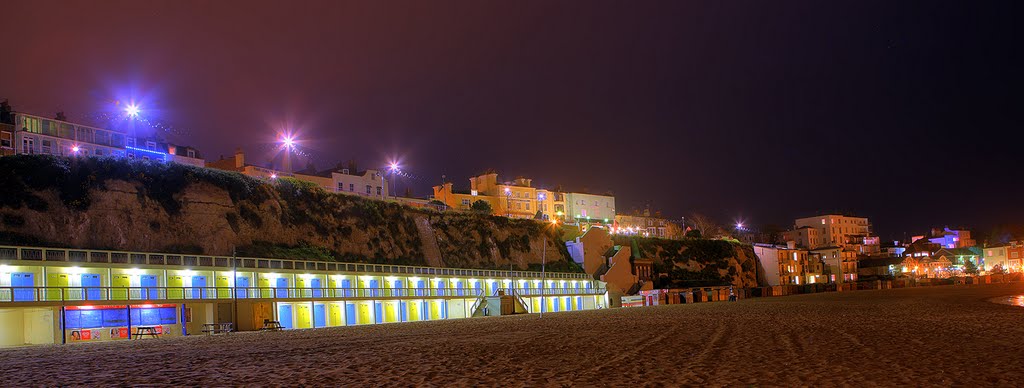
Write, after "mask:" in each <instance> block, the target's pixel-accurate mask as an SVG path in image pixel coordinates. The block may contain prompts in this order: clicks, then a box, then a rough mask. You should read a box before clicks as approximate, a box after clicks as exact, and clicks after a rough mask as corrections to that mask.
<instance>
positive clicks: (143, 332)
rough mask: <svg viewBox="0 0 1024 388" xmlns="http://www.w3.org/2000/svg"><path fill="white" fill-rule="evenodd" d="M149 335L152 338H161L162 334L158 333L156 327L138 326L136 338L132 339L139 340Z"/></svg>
mask: <svg viewBox="0 0 1024 388" xmlns="http://www.w3.org/2000/svg"><path fill="white" fill-rule="evenodd" d="M147 335H148V336H149V337H150V338H160V333H159V332H157V331H156V326H136V327H135V336H134V337H132V339H139V338H142V337H143V336H147Z"/></svg>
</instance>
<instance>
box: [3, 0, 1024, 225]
mask: <svg viewBox="0 0 1024 388" xmlns="http://www.w3.org/2000/svg"><path fill="white" fill-rule="evenodd" d="M836 3H837V2H832V1H827V2H826V1H807V2H798V1H728V2H722V1H706V2H683V1H666V2H655V1H644V2H627V1H618V2H603V1H579V2H569V1H563V2H557V3H556V2H549V1H543V2H525V1H502V2H497V1H484V2H481V1H463V2H438V1H417V2H409V3H400V2H394V1H387V2H370V1H366V2H360V3H340V2H334V1H323V2H282V1H266V2H259V1H244V2H242V1H239V2H231V1H169V2H150V1H124V2H99V1H76V2H70V1H69V2H60V3H58V2H48V1H46V2H44V1H38V2H37V1H26V2H23V1H6V2H4V3H3V5H2V6H0V9H2V14H3V15H4V18H3V21H2V22H0V36H3V38H4V39H3V42H4V48H3V52H4V55H2V56H0V98H7V99H10V101H11V104H12V105H13V106H14V109H15V110H18V111H25V112H29V113H36V114H40V115H47V116H50V115H53V114H54V113H55V112H56V111H59V110H60V111H64V112H66V113H67V115H68V117H69V120H71V121H78V122H86V123H90V122H92V123H95V124H101V125H102V124H103V123H96V122H95V121H93V120H96V119H95V118H96V117H97V116H98V115H97V112H103V111H113V110H114V109H113V108H112V106H113V105H112V103H111V101H114V100H121V101H129V100H135V101H138V102H140V103H141V105H142V109H143V114H144V115H147V117H149V118H150V119H151V120H152V121H153V122H157V123H161V124H162V126H163V127H171V128H173V129H174V131H173V132H177V133H179V134H173V136H168V137H169V138H170V139H171V140H176V141H177V142H179V143H186V144H191V145H194V146H196V147H198V148H199V149H200V150H201V151H202V152H203V154H204V156H205V157H206V158H207V159H216V158H217V157H218V155H221V154H223V155H229V154H231V153H232V152H233V150H234V148H235V147H237V146H241V147H244V149H245V150H246V151H247V154H248V158H249V160H252V161H256V162H260V161H263V160H266V159H268V158H269V156H268V155H266V152H265V151H264V150H266V149H267V148H268V144H269V143H271V142H273V140H274V138H275V134H276V131H278V130H281V129H285V128H291V129H294V130H295V131H296V132H297V133H298V137H299V139H300V140H301V142H302V143H301V144H302V145H303V146H304V147H305V148H306V149H307V150H309V154H310V155H311V156H313V157H314V159H315V163H316V165H317V167H318V168H321V169H326V168H328V167H331V166H333V165H334V164H335V163H336V162H338V161H343V160H347V159H351V158H355V159H356V160H358V161H359V164H360V167H361V168H366V167H376V166H383V165H384V164H385V163H386V162H387V160H388V159H390V158H392V157H397V158H399V159H400V160H401V163H402V165H403V166H404V167H405V170H406V171H407V173H408V174H409V175H410V177H407V178H403V180H402V182H401V183H400V184H399V186H400V187H399V190H404V189H403V188H404V187H408V186H412V187H415V194H416V195H418V196H425V195H428V194H429V190H430V186H431V185H434V184H438V183H439V182H440V181H441V176H442V174H444V175H447V177H448V178H449V179H450V180H452V181H454V182H455V184H456V188H460V187H461V188H464V189H468V185H469V182H468V178H469V177H470V176H471V175H474V174H478V173H481V172H483V171H484V170H486V169H489V168H493V169H496V170H497V171H498V172H499V173H500V178H505V179H507V180H511V179H512V178H514V177H515V176H517V175H525V176H529V177H532V178H534V183H535V184H537V185H540V186H544V187H554V186H555V185H559V184H560V185H562V186H563V188H564V189H566V190H570V191H572V190H582V189H587V190H589V191H591V192H604V191H612V192H613V193H614V194H615V195H616V202H617V204H618V206H617V210H618V211H619V212H628V211H630V210H632V209H634V208H639V207H642V206H643V205H644V204H647V203H650V204H651V206H652V208H654V209H660V210H662V211H663V212H664V214H665V215H667V216H671V217H672V218H678V217H679V216H688V215H690V214H691V213H694V212H700V213H705V214H708V215H710V216H713V217H715V218H717V219H718V220H719V221H720V222H722V223H731V222H732V221H733V220H735V219H744V220H746V221H747V222H748V223H749V224H755V225H758V224H761V225H763V224H779V225H783V226H788V225H791V223H792V220H793V219H794V218H797V217H802V216H809V215H813V214H814V213H817V212H834V211H841V212H846V213H853V214H856V215H862V216H867V217H870V218H871V220H872V223H873V224H874V226H875V230H876V231H877V232H878V233H879V235H881V236H882V237H883V239H893V238H902V237H903V235H904V233H909V234H920V233H923V232H924V231H926V230H927V229H928V228H929V227H932V226H944V225H949V226H954V225H963V226H967V227H972V228H976V229H979V230H985V229H987V228H989V227H991V226H993V225H996V224H1006V223H1019V222H1021V221H1022V220H1024V205H1022V203H1024V196H1022V195H1021V193H1022V192H1024V191H1022V190H1024V183H1022V180H1021V178H1020V176H1021V173H1022V171H1024V155H1022V152H1021V150H1022V149H1024V134H1022V129H1024V125H1022V119H1021V113H1022V109H1021V108H1022V106H1024V105H1022V103H1024V99H1022V98H1021V90H1024V88H1022V86H1024V85H1022V81H1021V79H1022V77H1021V72H1022V71H1024V63H1022V62H1024V61H1022V58H1021V48H1022V47H1024V45H1022V40H1021V35H1022V34H1021V29H1020V27H1019V26H1020V22H1019V20H1021V19H1020V16H1021V12H1020V11H1021V6H1020V5H1018V4H1020V2H1014V1H1003V2H994V1H993V2H958V3H945V2H937V1H929V2H922V3H919V4H912V3H910V2H902V1H900V2H896V1H880V2H863V1H856V2H855V1H846V2H841V4H836ZM298 4H302V6H299V5H298ZM182 134H186V136H182ZM298 164H299V165H301V164H303V163H298ZM299 167H301V166H299ZM979 234H980V233H979Z"/></svg>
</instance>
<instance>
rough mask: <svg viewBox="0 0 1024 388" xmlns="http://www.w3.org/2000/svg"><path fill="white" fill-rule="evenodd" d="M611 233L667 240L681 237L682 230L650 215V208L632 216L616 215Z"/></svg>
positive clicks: (664, 219)
mask: <svg viewBox="0 0 1024 388" xmlns="http://www.w3.org/2000/svg"><path fill="white" fill-rule="evenodd" d="M612 232H613V233H615V234H625V235H638V236H644V237H658V238H669V239H679V238H682V237H683V228H681V227H679V226H677V225H675V224H674V223H672V221H670V220H668V219H666V218H662V217H660V214H657V213H655V214H652V213H651V208H650V207H645V208H644V210H643V211H642V212H640V211H637V212H634V213H633V214H621V213H620V214H616V215H615V222H614V223H613V225H612Z"/></svg>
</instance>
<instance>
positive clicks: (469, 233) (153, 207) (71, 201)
mask: <svg viewBox="0 0 1024 388" xmlns="http://www.w3.org/2000/svg"><path fill="white" fill-rule="evenodd" d="M98 201H99V202H103V203H104V206H100V207H98V206H96V205H95V204H96V203H97V202H98ZM104 228H105V229H104ZM62 233H64V234H70V235H71V238H67V239H65V238H63V237H64V236H61V234H62ZM110 235H116V236H110ZM545 237H546V238H545ZM545 241H546V244H547V245H546V255H544V256H545V257H546V260H547V262H548V269H550V270H552V271H579V267H578V266H576V265H575V264H574V263H573V262H572V260H571V258H570V256H569V254H568V251H567V250H566V248H565V245H564V244H562V243H561V231H560V230H559V229H557V228H549V227H545V224H544V223H541V222H537V221H533V220H511V219H508V218H504V217H495V216H490V215H486V214H480V213H472V212H469V213H463V212H437V211H434V210H431V209H413V208H410V207H407V206H403V205H400V204H398V203H395V202H387V201H379V200H372V199H366V198H363V197H359V196H354V195H345V194H334V193H329V192H326V191H324V190H323V189H321V188H320V187H318V186H316V185H313V184H310V183H308V182H303V181H297V180H293V179H288V178H281V179H277V180H276V181H274V182H273V183H267V182H265V181H261V180H258V179H254V178H251V177H247V176H244V175H241V174H238V173H234V172H227V171H220V170H213V169H206V168H198V167H193V166H187V165H181V164H175V163H160V162H150V161H142V160H127V159H114V158H94V157H88V158H63V157H52V156H43V155H17V156H8V157H3V158H0V244H26V243H31V244H32V245H50V246H53V245H64V246H70V247H76V248H91V249H124V250H151V251H166V252H179V253H203V254H217V255H226V254H231V253H232V251H235V252H238V254H239V255H245V256H256V257H280V258H304V259H323V260H338V261H349V262H369V263H390V264H407V265H431V264H433V265H441V266H447V267H472V268H494V269H509V268H510V267H511V268H513V269H532V268H535V267H536V268H538V269H539V267H540V265H541V260H542V258H541V256H542V252H541V247H542V244H544V242H545Z"/></svg>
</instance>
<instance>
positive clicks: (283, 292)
mask: <svg viewBox="0 0 1024 388" xmlns="http://www.w3.org/2000/svg"><path fill="white" fill-rule="evenodd" d="M275 295H277V298H287V297H288V279H285V278H277V290H276V292H275ZM289 308H291V307H289Z"/></svg>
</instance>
